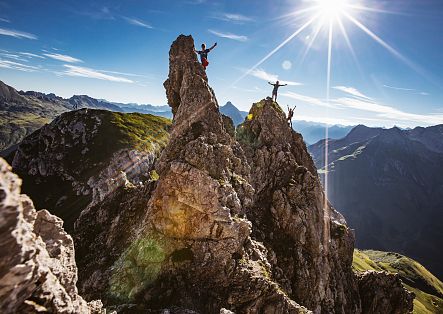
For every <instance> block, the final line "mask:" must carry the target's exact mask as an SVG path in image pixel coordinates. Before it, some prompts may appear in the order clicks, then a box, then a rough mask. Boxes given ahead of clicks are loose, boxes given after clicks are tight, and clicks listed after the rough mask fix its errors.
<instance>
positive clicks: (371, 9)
mask: <svg viewBox="0 0 443 314" xmlns="http://www.w3.org/2000/svg"><path fill="white" fill-rule="evenodd" d="M331 1H332V3H333V5H331ZM442 30H443V1H441V0H415V1H412V0H389V1H381V0H354V1H351V0H329V2H328V0H326V1H325V0H261V1H256V0H227V1H220V0H214V1H211V0H176V1H168V0H162V1H150V0H149V1H136V0H126V1H124V2H123V1H80V0H77V1H72V0H64V1H59V0H54V1H49V0H7V1H5V0H0V80H2V81H3V82H5V83H6V84H8V85H11V86H13V87H14V88H16V89H18V90H35V91H41V92H45V93H55V94H57V95H60V96H62V97H65V98H68V97H71V96H72V95H75V94H76V95H78V94H87V95H89V96H91V97H94V98H98V99H106V100H109V101H114V102H124V103H139V104H148V103H149V104H154V105H164V104H166V96H165V91H164V88H163V82H164V80H165V79H166V78H167V75H168V52H169V48H170V45H171V43H172V42H173V40H174V39H175V38H176V37H177V36H178V35H180V34H186V35H188V34H191V35H192V36H193V37H194V40H195V44H196V47H197V48H198V47H199V46H200V44H201V43H203V42H204V43H206V44H207V45H208V46H209V45H212V44H213V43H214V42H217V43H218V46H217V47H216V48H215V49H214V50H213V51H211V53H210V54H209V62H210V65H209V67H208V69H207V73H208V77H209V83H210V85H211V86H212V87H213V88H214V90H215V93H216V96H217V99H218V102H219V104H220V105H223V104H225V103H226V102H227V101H231V102H232V103H234V104H235V105H236V106H237V107H238V108H239V109H241V110H244V111H248V110H249V108H250V107H251V105H252V104H253V103H254V102H257V101H260V100H261V99H263V98H264V97H266V96H270V93H271V91H272V86H270V85H268V81H271V82H274V81H276V80H277V79H279V80H280V81H281V82H284V83H286V84H288V85H287V86H284V87H281V88H280V90H279V99H278V102H279V104H280V105H281V106H282V107H283V108H284V109H285V110H286V108H287V106H291V107H293V106H297V108H296V111H295V119H299V120H307V121H313V122H323V123H330V124H342V125H356V124H365V125H368V126H383V127H392V126H394V125H396V126H400V127H415V126H429V125H435V124H443V36H442V35H441V32H442ZM345 34H346V35H345ZM328 78H329V79H328Z"/></svg>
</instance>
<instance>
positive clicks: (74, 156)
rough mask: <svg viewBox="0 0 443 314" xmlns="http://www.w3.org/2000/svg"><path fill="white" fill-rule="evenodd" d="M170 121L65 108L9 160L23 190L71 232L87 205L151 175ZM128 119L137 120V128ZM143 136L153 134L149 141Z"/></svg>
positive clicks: (149, 116) (136, 115)
mask: <svg viewBox="0 0 443 314" xmlns="http://www.w3.org/2000/svg"><path fill="white" fill-rule="evenodd" d="M139 120H141V121H142V122H139ZM138 123H140V125H138ZM169 123H170V122H169V121H168V120H167V119H163V118H160V117H153V116H151V115H140V114H121V113H113V112H109V111H104V110H91V109H82V110H77V111H74V112H69V113H65V114H63V115H61V116H60V117H58V118H56V119H55V120H54V121H53V122H52V123H51V124H49V125H46V126H44V127H43V128H41V129H40V130H38V131H36V132H34V133H33V134H32V135H30V136H28V137H27V138H26V139H25V140H24V141H23V142H22V143H21V144H20V145H19V147H18V149H17V152H16V153H15V156H14V158H13V161H12V166H13V169H14V171H15V172H16V173H18V174H19V175H20V177H21V178H23V179H24V185H23V190H24V192H25V193H26V194H28V195H29V196H30V197H31V198H32V199H33V201H34V202H35V203H36V205H37V206H38V207H46V208H50V209H51V212H52V213H53V214H56V215H57V216H59V217H61V218H62V219H63V220H64V222H65V227H66V228H67V230H68V231H69V232H71V231H72V230H73V225H74V222H75V220H76V219H77V218H78V217H79V215H80V213H81V211H82V210H83V209H85V208H86V207H87V206H92V205H94V204H96V203H97V202H101V201H103V200H104V198H105V197H106V196H107V195H109V194H111V193H113V192H114V191H115V190H116V189H118V188H119V187H124V186H125V185H128V184H134V185H137V184H140V182H143V181H145V180H146V179H148V178H149V172H150V170H151V169H152V167H153V163H154V159H155V157H156V155H157V154H158V152H159V151H160V150H161V148H162V147H164V145H165V144H166V142H167V137H168V136H167V131H166V130H167V127H168V125H169ZM128 125H136V126H137V127H136V130H134V129H131V127H129V126H128ZM150 128H152V130H150ZM140 130H143V131H142V132H141V131H140ZM151 132H152V133H153V134H150V133H151ZM134 133H135V134H136V136H137V135H138V136H139V137H135V136H134ZM138 133H140V134H138ZM154 137H155V140H154V139H153V138H154ZM147 138H148V139H151V138H152V140H150V141H149V143H148V144H146V139H147Z"/></svg>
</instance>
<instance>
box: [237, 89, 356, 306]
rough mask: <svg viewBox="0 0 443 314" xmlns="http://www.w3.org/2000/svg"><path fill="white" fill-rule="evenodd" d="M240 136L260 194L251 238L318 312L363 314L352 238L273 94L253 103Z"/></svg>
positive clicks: (281, 278)
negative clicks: (265, 250) (263, 247)
mask: <svg viewBox="0 0 443 314" xmlns="http://www.w3.org/2000/svg"><path fill="white" fill-rule="evenodd" d="M237 138H238V140H239V141H240V143H242V147H243V149H244V150H245V152H246V155H247V156H248V161H249V164H250V165H251V167H252V169H254V170H253V171H252V172H251V173H252V176H251V182H252V185H253V187H254V189H255V191H256V193H255V199H254V205H253V206H252V208H251V210H250V211H248V212H247V216H248V218H249V219H250V220H251V221H252V225H253V235H254V237H255V238H256V239H257V240H259V241H261V242H263V243H264V245H265V246H266V248H267V249H268V251H269V252H270V253H271V254H272V255H273V256H274V259H273V260H272V264H273V265H272V266H273V270H274V276H275V278H276V280H277V282H278V283H279V284H280V285H281V286H282V287H283V289H284V290H285V292H286V293H287V294H288V295H289V296H290V297H291V298H292V299H294V300H295V301H297V302H298V303H300V304H303V305H305V306H306V307H308V308H309V309H312V310H314V311H315V312H318V313H320V312H322V313H358V312H359V311H360V302H359V296H358V291H357V290H358V289H357V283H356V280H355V278H354V275H353V273H352V270H351V265H352V254H353V249H354V237H353V234H352V232H351V230H350V229H349V228H347V226H346V222H345V220H344V219H343V217H342V216H341V215H340V214H339V213H338V212H337V211H336V210H335V209H334V208H332V207H331V206H330V204H329V203H328V202H327V201H325V196H324V193H323V190H322V186H321V184H320V181H319V180H318V177H317V174H316V168H315V166H314V163H313V161H312V159H311V157H310V156H309V154H308V153H307V149H306V146H305V144H304V142H303V139H302V137H301V136H300V135H299V134H298V133H296V132H293V131H292V130H291V129H290V127H289V126H288V124H287V122H286V117H285V114H284V112H283V111H282V110H281V109H280V107H279V106H278V104H276V103H275V102H273V101H272V100H271V99H269V98H268V99H266V100H262V101H261V102H259V103H256V104H254V105H253V106H252V109H251V110H250V112H249V115H248V119H247V121H245V122H244V123H243V124H242V125H240V127H239V129H238V133H237Z"/></svg>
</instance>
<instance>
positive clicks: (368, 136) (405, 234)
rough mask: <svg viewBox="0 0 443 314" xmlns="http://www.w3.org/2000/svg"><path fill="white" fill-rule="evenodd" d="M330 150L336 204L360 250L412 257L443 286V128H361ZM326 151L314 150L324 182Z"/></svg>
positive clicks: (319, 146) (321, 145)
mask: <svg viewBox="0 0 443 314" xmlns="http://www.w3.org/2000/svg"><path fill="white" fill-rule="evenodd" d="M328 145H329V153H328V159H329V169H328V171H329V172H328V186H329V191H328V197H329V199H330V201H331V202H332V204H333V205H334V206H335V207H337V208H339V209H340V210H341V211H342V212H343V214H344V216H345V217H346V219H347V221H348V222H349V224H350V225H351V226H352V227H353V228H354V229H355V230H356V241H357V247H358V248H362V249H369V248H371V249H378V250H384V251H396V252H399V253H402V254H406V255H408V256H410V257H412V258H414V259H416V260H418V261H420V262H421V263H423V264H424V265H425V266H426V267H427V268H429V269H430V270H431V271H432V272H433V273H434V274H435V275H437V276H438V277H440V278H442V277H443V266H442V265H443V252H442V251H441V240H442V239H443V231H442V229H441V227H440V224H441V221H442V219H443V211H442V209H443V177H442V175H441V174H442V173H443V125H437V126H433V127H428V128H422V127H418V128H415V129H412V130H401V129H399V128H396V127H394V128H391V129H381V128H368V127H365V126H362V125H359V126H357V127H355V128H354V129H353V130H352V131H351V132H350V133H349V134H348V135H347V136H346V137H344V138H342V139H339V140H329V141H328ZM324 148H325V141H324V140H323V141H320V142H318V143H316V144H314V145H311V146H310V147H309V151H310V153H311V154H312V155H313V158H314V162H315V163H316V165H317V168H318V169H319V173H320V174H321V175H322V180H323V181H324V172H325V168H324Z"/></svg>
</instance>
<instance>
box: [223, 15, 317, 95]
mask: <svg viewBox="0 0 443 314" xmlns="http://www.w3.org/2000/svg"><path fill="white" fill-rule="evenodd" d="M319 16H320V15H319V14H317V15H315V16H314V17H313V18H311V19H310V20H309V21H308V22H306V23H305V24H303V26H301V27H300V28H299V29H298V30H297V31H295V32H294V33H293V34H292V35H291V36H289V37H288V38H286V39H285V40H284V41H283V42H282V43H281V44H280V45H278V46H277V47H275V48H274V50H272V51H271V52H270V53H268V54H267V55H266V56H265V57H264V58H263V59H261V60H260V61H259V62H257V63H256V64H255V65H254V66H253V67H252V68H250V69H249V70H248V71H246V73H244V74H243V75H242V76H240V77H239V78H238V79H237V80H235V81H234V83H232V84H231V87H232V86H235V85H236V84H237V83H238V82H240V81H241V80H242V79H244V78H245V77H246V76H248V75H250V74H251V72H252V71H254V70H255V69H256V68H258V67H259V66H260V65H261V64H262V63H263V62H265V61H266V60H268V59H269V58H270V57H272V56H273V55H274V54H275V53H276V52H277V51H279V50H280V49H281V48H282V47H284V46H285V45H286V44H287V43H288V42H290V41H291V40H292V39H293V38H294V37H296V36H298V34H300V33H301V32H302V31H303V30H304V29H305V28H306V27H308V26H309V25H311V24H312V23H313V22H314V21H315V20H316V19H317V18H318V17H319Z"/></svg>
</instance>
